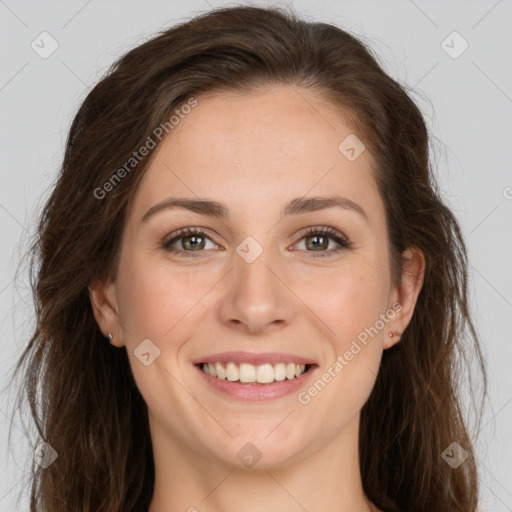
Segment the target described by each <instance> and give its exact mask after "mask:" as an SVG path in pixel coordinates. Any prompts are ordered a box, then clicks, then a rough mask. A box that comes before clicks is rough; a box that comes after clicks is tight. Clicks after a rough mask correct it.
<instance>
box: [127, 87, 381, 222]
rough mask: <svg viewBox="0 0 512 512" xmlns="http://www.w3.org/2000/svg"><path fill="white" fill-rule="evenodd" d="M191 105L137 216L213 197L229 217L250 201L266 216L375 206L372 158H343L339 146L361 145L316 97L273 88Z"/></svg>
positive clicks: (166, 145) (147, 183)
mask: <svg viewBox="0 0 512 512" xmlns="http://www.w3.org/2000/svg"><path fill="white" fill-rule="evenodd" d="M196 100H197V105H196V106H195V107H194V108H193V109H191V110H190V112H189V113H188V114H186V115H183V116H182V117H180V120H179V123H178V124H176V125H175V126H174V127H173V129H172V131H170V133H169V135H168V136H167V137H166V138H165V139H164V140H163V141H162V143H161V144H160V145H159V147H158V149H157V154H156V156H155V159H154V160H153V162H152V163H151V165H150V167H149V168H148V170H147V171H146V173H145V176H144V178H143V179H142V181H141V184H140V187H139V190H138V192H137V197H136V201H135V203H136V209H137V205H138V206H139V208H143V207H149V206H151V204H153V203H155V202H157V201H159V200H161V199H163V198H165V197H167V196H169V195H178V194H179V195H181V196H183V195H185V196H188V197H194V196H199V197H210V198H212V199H215V200H218V201H221V202H223V203H226V204H228V205H232V206H233V209H236V208H239V209H247V207H248V206H249V201H254V202H255V203H257V202H258V201H260V202H261V204H263V202H264V203H265V205H266V207H267V208H269V207H270V206H271V205H272V204H277V203H279V205H280V206H281V204H282V203H284V202H287V200H289V199H291V198H295V197H300V196H304V195H321V194H333V193H336V194H341V195H343V196H346V197H349V198H350V199H352V200H354V201H356V202H359V203H363V204H367V205H369V207H370V206H371V205H370V204H369V203H372V202H373V203H375V201H379V198H378V193H377V189H376V185H375V181H374V178H373V171H372V164H373V159H372V156H371V155H370V152H369V151H368V150H367V149H365V150H363V151H362V153H361V154H360V155H359V156H358V157H357V158H356V159H352V160H351V159H349V158H347V156H346V154H345V153H344V152H343V151H345V150H346V146H347V144H346V143H343V141H347V140H348V141H349V144H348V145H349V146H350V145H352V146H354V142H355V144H356V146H354V147H355V149H356V150H357V151H358V152H359V151H360V150H361V147H362V146H357V144H360V143H361V141H359V138H354V137H357V136H356V135H355V133H354V130H353V129H352V127H351V126H349V125H348V124H347V121H346V120H345V119H344V118H343V116H342V115H341V113H340V111H339V110H338V109H336V108H335V107H334V106H333V105H332V104H331V103H329V102H328V101H327V100H325V99H323V98H322V97H320V96H319V95H317V94H316V93H314V92H312V91H309V90H304V89H300V88H297V87H291V86H275V87H268V88H265V89H258V90H255V91H252V92H250V93H244V94H241V93H231V92H230V93H228V92H217V93H213V94H208V95H203V96H198V97H197V98H196ZM358 141H359V142H358ZM340 143H343V144H342V146H341V149H340ZM375 206H377V208H380V210H382V205H378V204H377V205H375V204H374V205H373V207H375ZM376 213H378V212H376ZM380 213H382V212H380Z"/></svg>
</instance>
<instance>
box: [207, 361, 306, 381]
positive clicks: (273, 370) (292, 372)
mask: <svg viewBox="0 0 512 512" xmlns="http://www.w3.org/2000/svg"><path fill="white" fill-rule="evenodd" d="M197 366H199V368H201V370H202V371H203V372H204V373H206V374H207V375H210V376H211V377H214V378H216V379H219V380H227V381H229V382H233V383H235V384H247V385H251V384H252V385H262V384H272V383H274V382H282V381H285V380H293V379H298V378H299V377H301V376H302V375H304V374H305V373H306V372H307V371H309V370H310V368H311V366H312V365H310V364H296V363H293V362H290V363H276V364H270V363H266V364H259V365H253V364H248V363H240V364H237V363H234V362H227V363H224V362H216V363H199V364H198V365H197Z"/></svg>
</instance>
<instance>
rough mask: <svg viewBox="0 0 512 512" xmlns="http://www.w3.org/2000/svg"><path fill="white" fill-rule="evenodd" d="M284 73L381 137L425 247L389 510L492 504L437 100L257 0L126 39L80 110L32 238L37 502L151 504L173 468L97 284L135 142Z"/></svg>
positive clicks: (140, 162) (395, 437)
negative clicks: (106, 323)
mask: <svg viewBox="0 0 512 512" xmlns="http://www.w3.org/2000/svg"><path fill="white" fill-rule="evenodd" d="M269 84H286V85H289V86H292V87H302V88H307V89H309V90H312V91H316V92H317V93H318V94H319V95H320V96H322V97H324V98H327V99H328V100H330V101H331V102H332V104H333V106H335V107H336V108H338V109H339V110H340V112H343V113H344V115H346V116H347V117H346V119H348V121H349V122H350V123H351V124H352V126H354V127H355V130H356V131H357V134H358V136H359V137H360V138H361V140H363V142H364V143H365V145H366V146H367V147H368V148H369V150H370V152H371V154H372V156H373V158H374V161H375V169H374V175H375V179H376V182H377V184H378V187H379V191H380V194H381V197H382V199H383V201H384V204H385V207H386V218H387V227H388V233H389V247H390V252H391V263H392V271H393V276H394V279H395V281H399V280H400V272H401V260H400V255H401V253H402V251H403V250H404V249H405V248H406V247H416V248H418V249H420V250H421V251H422V252H423V254H424V255H425V260H426V270H425V274H424V284H423V287H422V290H421V292H420V295H419V297H418V301H417V304H416V309H415V312H414V314H413V317H412V320H411V322H410V324H409V326H408V327H407V329H406V331H405V333H404V334H403V336H402V340H401V342H400V343H398V344H397V345H395V346H394V347H392V348H391V349H389V350H386V351H385V352H384V355H383V358H382V362H381V368H380V372H379V374H378V377H377V382H376V384H375V386H374V388H373V391H372V393H371V396H370V397H369V400H368V401H367V403H366V404H365V405H364V407H363V409H362V413H361V426H360V438H359V439H360V445H359V451H360V462H361V474H362V481H363V486H364V491H365V493H366V494H367V496H368V497H369V498H370V499H371V500H372V501H373V502H374V503H375V504H376V505H377V506H378V507H379V508H381V509H382V510H384V511H395V510H408V511H412V510H414V511H423V512H439V511H440V510H442V511H443V512H456V511H457V512H474V511H475V510H476V507H477V502H478V485H477V484H478V479H477V468H476V463H475V458H474V452H473V448H472V439H471V436H470V434H469V429H468V428H467V426H466V420H465V419H464V418H463V413H462V407H461V404H460V402H459V383H460V382H461V376H462V375H463V374H462V373H461V371H459V370H458V369H459V367H460V368H464V367H465V366H463V364H462V363H464V362H465V361H466V357H465V354H466V355H467V354H469V353H471V354H476V360H477V363H478V369H479V372H480V375H481V376H482V377H483V379H482V382H483V386H482V389H483V390H484V392H483V395H482V396H485V389H486V378H485V363H484V358H483V356H482V353H481V349H480V346H479V342H478V336H477V334H476V332H475V328H474V325H473V323H472V320H471V315H470V312H469V308H468V292H467V255H466V248H465V245H464V241H463V237H462V235H461V231H460V228H459V225H458V223H457V221H456V219H455V217H454V215H453V214H452V213H451V211H450V210H449V209H448V208H447V207H446V206H445V204H444V203H443V201H442V200H441V198H440V195H439V192H438V188H437V185H436V182H435V180H434V175H433V173H434V169H432V164H431V162H430V160H429V146H430V140H431V137H430V136H429V134H428V131H427V128H426V125H425V122H424V119H423V117H422V115H421V112H420V110H419V108H418V107H417V106H416V104H415V103H414V102H413V100H412V99H411V97H410V95H409V94H408V93H407V88H406V86H405V85H401V84H399V83H398V82H397V81H395V80H393V79H392V78H391V77H390V76H388V75H387V74H386V73H385V72H384V71H383V69H382V67H381V65H380V64H379V63H378V60H377V57H376V56H374V55H373V54H372V51H371V50H370V49H369V48H368V47H367V46H366V45H365V44H363V43H362V42H361V41H360V40H358V39H357V38H356V37H354V36H352V35H351V34H349V33H348V32H346V31H343V30H341V29H339V28H337V27H335V26H333V25H330V24H327V23H310V22H306V21H304V20H302V19H300V17H299V16H297V15H296V14H295V13H293V12H292V11H287V10H284V9H278V8H257V7H249V6H245V7H243V6H239V7H232V8H221V9H217V10H213V11H210V12H208V13H205V14H203V15H200V16H196V17H195V18H192V19H191V20H188V21H187V22H182V23H181V24H180V25H177V26H174V27H171V28H170V29H168V30H165V31H162V32H161V33H159V34H158V35H156V36H155V37H153V38H152V39H150V40H149V41H147V42H145V43H144V44H141V45H139V46H138V47H136V48H134V49H132V50H131V51H129V52H128V53H126V54H125V55H123V56H122V57H120V58H119V59H118V60H117V61H116V62H115V63H114V64H113V65H112V67H111V68H110V70H109V71H108V73H106V75H105V76H104V77H103V78H102V79H101V80H100V81H99V82H98V83H97V85H96V86H95V87H94V88H93V89H92V90H91V91H90V92H89V93H88V95H87V97H86V98H85V100H84V101H83V103H82V104H81V106H80V108H79V110H78V112H77V113H76V116H75V117H74V120H73V122H72V125H71V129H70V132H69V135H68V139H67V144H66V150H65V156H64V160H63V164H62V168H61V170H60V173H59V176H58V180H57V181H56V184H55V186H54V188H53V189H52V192H51V195H50V197H49V199H48V200H47V202H46V204H45V206H44V209H43V211H42V213H41V217H40V220H39V225H38V228H37V233H36V235H35V238H34V240H33V243H32V244H31V246H30V249H29V251H28V254H30V255H31V269H30V283H31V286H32V292H33V296H34V302H35V309H36V326H35V330H34V332H33V333H32V336H31V338H30V340H29V343H28V346H27V347H26V348H25V350H24V352H23V353H22V355H21V357H20V359H19V361H18V364H17V365H16V368H15V373H16V374H17V373H18V372H19V371H20V370H21V369H23V378H24V381H23V386H22V388H21V390H20V392H19V395H18V401H17V405H18V407H19V408H20V409H21V407H22V406H23V403H24V400H26V399H28V404H29V406H30V413H31V417H32V418H33V420H34V422H35V425H36V427H37V430H38V434H39V436H40V438H41V439H43V440H44V441H46V442H47V443H48V444H49V445H50V446H51V447H52V448H53V449H54V450H55V451H56V452H57V453H58V457H57V459H56V460H55V461H54V462H53V464H51V465H50V466H49V467H47V468H45V469H44V468H43V467H41V466H40V465H38V464H36V463H35V462H34V463H33V465H32V477H31V510H32V511H33V512H35V511H36V510H37V511H38V512H57V511H68V510H73V511H84V512H85V511H87V512H113V511H127V512H128V511H145V510H147V507H148V506H149V503H150V501H151V496H152V492H153V485H154V477H155V475H154V464H153V457H152V446H151V438H150V433H149V424H148V416H147V410H146V405H145V402H144V400H143V398H142V396H141V395H140V393H139V391H138V389H137V386H136V384H135V382H134V379H133V377H132V373H131V370H130V366H129V361H128V357H127V354H126V351H125V350H118V349H115V348H113V347H112V346H111V345H110V344H109V343H108V342H106V341H105V337H104V335H103V334H102V333H101V332H100V330H99V328H98V325H97V323H96V321H95V319H94V317H93V313H92V308H91V302H90V297H89V293H88V286H89V284H90V283H91V282H92V281H93V280H94V279H107V278H110V279H114V278H115V275H116V267H117V261H118V258H119V249H120V239H121V233H122V231H123V225H124V222H125V218H126V212H127V208H129V205H130V201H131V199H132V198H133V196H134V194H135V192H136V190H137V187H138V184H139V182H140V180H141V178H142V176H143V174H144V172H145V170H146V169H147V167H148V164H149V162H150V161H151V154H154V151H153V153H151V152H149V154H147V155H145V156H143V157H142V158H140V159H137V162H136V163H134V162H133V161H132V160H131V159H132V158H133V154H134V152H136V151H137V150H138V148H141V147H142V146H144V145H147V144H148V141H149V138H151V140H152V141H153V142H155V143H156V145H158V143H159V139H158V137H156V135H155V129H156V128H157V127H159V126H165V127H166V132H167V131H169V133H170V130H171V126H170V123H169V119H170V117H171V115H173V112H175V111H176V110H177V109H178V108H180V106H183V105H185V104H186V102H188V101H190V98H192V97H193V98H196V99H197V101H200V98H201V94H202V93H206V92H209V91H222V90H234V91H240V92H246V91H250V90H252V89H254V88H255V87H260V86H263V87H264V86H266V85H269ZM165 123H167V125H166V124H165ZM171 136H172V134H171ZM127 162H130V164H129V166H127V165H126V164H127ZM123 166H124V172H119V169H121V168H123ZM114 174H115V175H116V176H117V178H115V179H114ZM106 183H110V185H108V186H106V185H105V184H106ZM466 362H467V361H466ZM466 366H469V365H466ZM471 396H473V397H474V390H473V392H472V394H471ZM452 442H457V443H458V444H459V445H460V446H461V447H462V448H463V449H464V450H465V451H466V452H467V453H468V455H469V457H468V459H467V460H466V461H465V462H464V463H463V464H462V465H460V466H459V467H458V468H452V467H451V466H450V465H449V464H447V462H445V460H444V459H443V457H442V453H443V451H444V450H445V449H446V448H447V447H448V446H449V445H450V444H451V443H452Z"/></svg>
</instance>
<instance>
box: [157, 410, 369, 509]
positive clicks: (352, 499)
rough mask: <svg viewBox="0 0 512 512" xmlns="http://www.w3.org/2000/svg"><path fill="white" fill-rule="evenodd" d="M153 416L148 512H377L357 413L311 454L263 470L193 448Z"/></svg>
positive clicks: (262, 468)
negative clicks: (367, 483) (364, 472)
mask: <svg viewBox="0 0 512 512" xmlns="http://www.w3.org/2000/svg"><path fill="white" fill-rule="evenodd" d="M152 420H154V418H153V419H151V418H150V428H151V434H152V440H153V448H154V459H155V474H156V477H155V488H154V493H153V499H152V501H151V505H150V508H149V511H148V512H184V511H188V512H206V511H207V512H227V511H230V510H233V509H235V510H244V511H245V512H259V511H261V510H262V509H264V510H266V511H267V512H281V511H283V510H287V511H292V512H295V511H297V512H304V511H305V510H307V511H308V512H320V511H322V512H323V511H325V510H333V511H334V510H335V511H336V512H374V511H375V512H377V511H376V509H375V508H372V507H371V505H370V503H369V501H368V500H367V498H366V497H365V495H364V492H363V488H362V482H361V476H360V469H359V453H358V448H357V447H358V443H357V440H358V427H359V417H356V418H355V419H354V421H353V422H352V423H351V424H349V425H347V428H346V429H344V430H343V432H342V433H341V434H340V436H338V437H337V438H335V439H334V440H333V441H332V442H331V443H329V444H327V445H325V446H322V447H321V448H320V449H319V450H315V451H314V453H312V454H311V455H308V456H303V457H300V458H299V457H297V458H296V459H294V460H292V461H287V462H283V463H281V464H278V465H272V466H269V467H260V468H259V469H258V465H256V466H255V467H253V468H251V469H246V468H243V469H241V468H240V467H239V466H233V465H229V464H227V463H225V462H223V461H220V460H219V459H217V458H208V457H207V456H205V455H204V453H198V452H196V451H193V450H190V447H187V446H186V445H184V443H182V442H178V441H177V440H174V439H172V437H171V436H169V432H168V431H167V432H165V431H164V430H163V428H162V426H161V425H159V424H158V423H157V422H156V421H152Z"/></svg>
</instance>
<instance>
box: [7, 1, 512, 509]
mask: <svg viewBox="0 0 512 512" xmlns="http://www.w3.org/2000/svg"><path fill="white" fill-rule="evenodd" d="M252 4H253V5H268V4H269V3H268V2H260V3H259V4H256V3H254V2H253V3H252ZM275 4H277V5H285V3H279V2H274V5H275ZM221 5H233V3H229V4H228V3H226V2H223V1H221V0H208V1H206V0H195V1H189V2H186V3H185V2H174V1H169V0H167V1H157V0H145V1H143V2H142V1H119V0H115V1H114V0H110V1H100V0H89V1H86V0H72V1H69V0H68V1H61V2H56V1H45V2H44V3H43V2H36V1H35V0H33V1H26V0H25V1H15V0H0V40H1V46H0V52H1V68H0V109H1V123H0V130H1V133H0V144H1V153H0V154H1V163H0V169H1V170H0V173H1V175H0V177H1V179H0V226H1V234H2V237H1V243H0V305H1V318H0V322H1V323H0V347H1V354H2V357H1V358H0V375H2V377H1V380H0V384H1V385H2V386H6V385H7V383H8V381H7V379H8V377H10V375H11V370H12V367H13V365H14V364H15V362H16V360H17V359H18V357H19V356H20V354H21V352H22V350H23V348H24V347H25V345H26V343H27V340H28V337H29V334H30V329H31V327H32V326H33V322H34V317H33V314H34V311H33V308H32V305H31V302H30V300H31V297H30V293H29V292H30V290H29V288H28V284H27V283H28V281H27V277H26V275H25V274H24V272H25V267H23V268H21V271H22V272H21V274H20V276H19V277H18V280H17V281H16V282H14V277H15V272H16V269H17V267H18V262H19V260H20V256H21V255H22V254H23V252H24V251H25V250H26V242H27V240H28V237H29V236H30V235H31V234H32V233H33V231H34V227H35V220H36V218H37V213H38V211H39V209H40V207H41V206H42V203H43V200H44V198H46V197H47V195H48V191H49V188H50V187H51V185H52V183H53V182H54V180H55V176H56V174H57V172H58V169H59V165H60V163H61V161H62V156H63V148H64V142H65V138H66V135H67V131H68V129H69V126H70V122H71V120H72V116H73V115H74V113H75V112H76V109H77V108H78V106H79V104H80V102H81V100H83V98H84V97H85V94H86V93H87V91H88V90H89V89H90V88H91V87H92V86H93V85H94V84H95V83H96V81H97V80H98V79H99V78H100V77H101V76H102V74H103V73H104V72H105V71H106V69H107V68H108V66H109V65H110V64H111V63H112V62H113V61H114V59H115V58H116V57H118V56H119V55H120V54H122V53H124V52H125V51H127V50H128V49H130V48H132V47H133V46H136V45H137V44H139V43H141V42H142V41H144V40H145V39H147V38H148V37H150V36H151V34H153V33H155V32H156V31H158V30H161V29H163V28H165V27H168V26H170V25H172V24H174V23H177V22H180V21H183V20H184V19H188V18H189V17H191V16H193V15H194V14H197V13H200V12H204V11H206V10H209V9H211V8H212V7H218V6H221ZM293 6H294V9H295V10H296V11H297V12H298V13H300V14H302V15H304V16H305V17H306V18H308V19H310V20H319V21H325V22H330V23H333V24H336V25H338V26H340V27H341V28H344V29H346V30H348V31H350V32H352V33H354V34H356V35H358V36H360V38H361V39H362V40H363V41H364V42H366V43H367V44H369V45H370V46H371V47H372V48H373V49H374V50H375V52H376V53H377V54H378V55H379V57H380V59H381V62H382V63H383V65H384V66H385V68H386V70H387V71H388V73H389V74H390V75H391V76H392V77H393V78H395V79H397V80H399V81H401V82H402V83H404V84H407V85H408V86H409V87H411V88H413V89H414V91H413V99H414V100H415V101H416V102H417V103H418V105H419V106H420V108H421V109H422V112H423V113H424V115H425V118H426V121H427V123H428V126H429V128H430V130H431V132H432V135H433V141H434V146H433V156H434V157H435V159H436V162H437V169H438V179H439V183H440V185H441V189H442V193H443V196H444V198H445V200H446V202H447V203H448V204H449V205H450V206H451V208H452V209H453V211H454V212H455V214H456V216H457V217H458V219H459V220H460V223H461V225H462V228H463V230H464V235H465V237H466V241H467V244H468V249H469V259H470V268H469V270H470V279H471V282H470V289H471V307H472V309H473V313H474V315H475V321H476V325H477V328H478V331H479V333H480V335H481V338H482V341H483V345H484V350H485V355H486V359H487V363H488V370H489V400H488V403H487V406H486V408H485V412H484V419H483V421H482V423H481V426H480V432H479V436H478V442H477V450H478V453H477V456H478V462H479V465H480V469H481V477H482V502H481V510H482V511H484V512H505V511H512V440H511V433H512V385H511V384H512V377H511V373H512V372H511V369H510V363H511V361H512V339H511V336H510V329H511V321H510V319H511V317H512V265H511V261H512V258H511V253H512V229H511V226H512V171H511V166H510V148H511V146H512V145H511V141H510V134H511V128H512V121H511V115H512V72H511V67H510V49H511V48H512V37H511V32H512V26H511V23H510V20H512V2H511V1H510V0H501V1H496V0H485V1H484V0H481V1H462V0H458V1H454V0H451V1H446V0H443V1H425V0H414V1H413V0H400V1H398V0H397V1H388V2H385V1H376V0H374V1H369V0H365V1H361V0H357V1H356V0H347V1H341V0H330V1H329V0H314V1H313V0H304V1H301V0H295V1H294V2H293ZM43 32H46V33H47V34H43V35H41V33H43ZM454 32H456V33H455V34H454ZM41 38H44V41H45V43H44V45H43V44H42V43H41V42H40V41H41ZM38 41H39V43H38ZM37 45H39V46H37ZM52 45H53V47H56V49H55V51H53V53H51V55H45V54H44V52H50V51H51V50H52V49H53V47H52ZM57 45H58V46H57ZM43 46H44V48H42V47H43ZM34 47H35V48H37V51H36V50H35V49H34ZM43 57H45V58H43ZM70 214H72V212H70ZM466 398H467V396H466V397H465V400H466ZM13 399H14V392H13V391H11V392H10V393H7V392H6V393H2V396H1V401H0V437H1V440H2V444H1V448H2V450H1V455H0V456H1V460H0V464H1V468H2V469H1V472H2V478H1V479H0V511H11V510H14V509H15V508H14V504H15V499H16V497H17V495H18V494H19V493H22V500H21V502H20V505H19V510H28V490H29V488H28V486H27V480H26V476H27V474H28V470H29V464H28V462H27V461H28V460H30V457H31V450H32V449H33V447H31V446H29V444H28V441H27V439H26V437H25V436H24V434H23V424H22V421H21V418H19V417H17V416H13V415H12V405H13ZM466 401H467V400H466ZM468 415H469V412H468ZM11 423H12V431H13V437H12V445H13V448H12V449H11V450H10V449H8V443H7V434H8V430H9V426H10V425H11ZM420 464H421V461H420V460H419V461H418V465H420Z"/></svg>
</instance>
